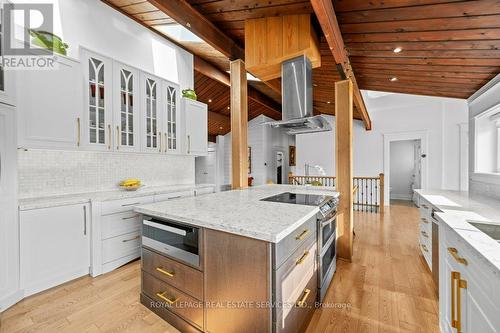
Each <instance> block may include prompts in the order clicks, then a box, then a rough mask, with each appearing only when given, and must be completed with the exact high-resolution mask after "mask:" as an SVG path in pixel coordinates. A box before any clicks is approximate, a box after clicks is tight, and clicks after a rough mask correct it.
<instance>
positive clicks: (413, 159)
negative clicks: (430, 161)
mask: <svg viewBox="0 0 500 333" xmlns="http://www.w3.org/2000/svg"><path fill="white" fill-rule="evenodd" d="M390 164H391V165H390V169H391V173H390V188H389V193H390V199H391V201H392V200H405V201H411V200H412V199H413V190H415V189H418V188H421V177H422V142H421V140H420V139H417V140H399V141H392V142H391V143H390Z"/></svg>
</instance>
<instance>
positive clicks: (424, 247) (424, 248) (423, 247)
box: [420, 244, 429, 252]
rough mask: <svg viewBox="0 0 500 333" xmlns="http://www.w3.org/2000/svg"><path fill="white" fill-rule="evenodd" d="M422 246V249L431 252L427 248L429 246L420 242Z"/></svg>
mask: <svg viewBox="0 0 500 333" xmlns="http://www.w3.org/2000/svg"><path fill="white" fill-rule="evenodd" d="M420 246H421V247H422V250H424V251H425V252H429V250H427V246H425V245H424V244H420Z"/></svg>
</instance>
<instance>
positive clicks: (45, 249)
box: [19, 204, 91, 296]
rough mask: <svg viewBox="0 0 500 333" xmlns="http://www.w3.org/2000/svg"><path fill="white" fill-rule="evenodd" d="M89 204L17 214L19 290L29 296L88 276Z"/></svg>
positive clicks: (26, 211)
mask: <svg viewBox="0 0 500 333" xmlns="http://www.w3.org/2000/svg"><path fill="white" fill-rule="evenodd" d="M89 218H90V211H89V205H88V204H77V205H67V206H59V207H50V208H42V209H33V210H25V211H20V213H19V223H20V258H21V260H20V263H21V267H20V273H21V289H24V295H25V296H29V295H32V294H35V293H37V292H40V291H43V290H46V289H49V288H52V287H54V286H57V285H60V284H62V283H64V282H67V281H70V280H72V279H75V278H78V277H80V276H83V275H87V274H88V273H89V267H90V225H91V224H90V220H89Z"/></svg>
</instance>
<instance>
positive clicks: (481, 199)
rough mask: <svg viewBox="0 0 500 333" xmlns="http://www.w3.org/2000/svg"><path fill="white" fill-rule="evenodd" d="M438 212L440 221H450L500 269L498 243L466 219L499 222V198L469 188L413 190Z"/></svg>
mask: <svg viewBox="0 0 500 333" xmlns="http://www.w3.org/2000/svg"><path fill="white" fill-rule="evenodd" d="M415 192H417V193H418V194H419V195H420V196H422V197H423V198H424V199H425V200H427V201H428V202H429V203H430V204H431V205H433V206H434V207H436V208H438V209H439V210H440V211H441V212H438V213H436V215H437V217H438V218H439V220H440V221H442V222H444V223H446V224H447V225H449V226H450V227H451V228H452V229H453V230H454V231H455V232H456V233H457V234H458V235H460V237H462V238H463V239H464V240H465V241H466V242H467V243H468V244H469V245H470V247H471V248H473V249H474V250H475V251H476V252H477V253H479V255H481V256H482V257H484V258H485V259H486V260H487V262H488V263H490V264H491V265H493V267H495V268H496V269H497V270H498V271H500V243H499V242H497V241H495V240H494V239H492V238H491V237H489V236H488V235H486V234H485V233H483V232H482V231H480V230H479V229H477V228H476V227H474V226H473V225H472V224H470V223H468V221H478V222H496V223H500V200H496V199H493V198H490V197H485V196H480V195H474V196H471V195H469V193H468V192H459V191H445V190H415Z"/></svg>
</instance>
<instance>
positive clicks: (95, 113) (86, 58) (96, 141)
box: [81, 49, 114, 150]
mask: <svg viewBox="0 0 500 333" xmlns="http://www.w3.org/2000/svg"><path fill="white" fill-rule="evenodd" d="M81 59H82V69H83V73H84V75H83V76H84V91H85V92H86V93H85V94H84V112H83V119H82V125H81V126H82V145H83V146H85V147H86V148H87V149H92V150H112V149H113V143H114V142H113V140H114V139H113V137H114V136H113V128H112V126H113V113H112V106H113V98H112V93H111V91H112V87H113V62H112V61H111V59H109V58H107V57H104V56H101V55H99V54H96V53H93V52H91V51H88V50H85V49H82V52H81Z"/></svg>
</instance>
